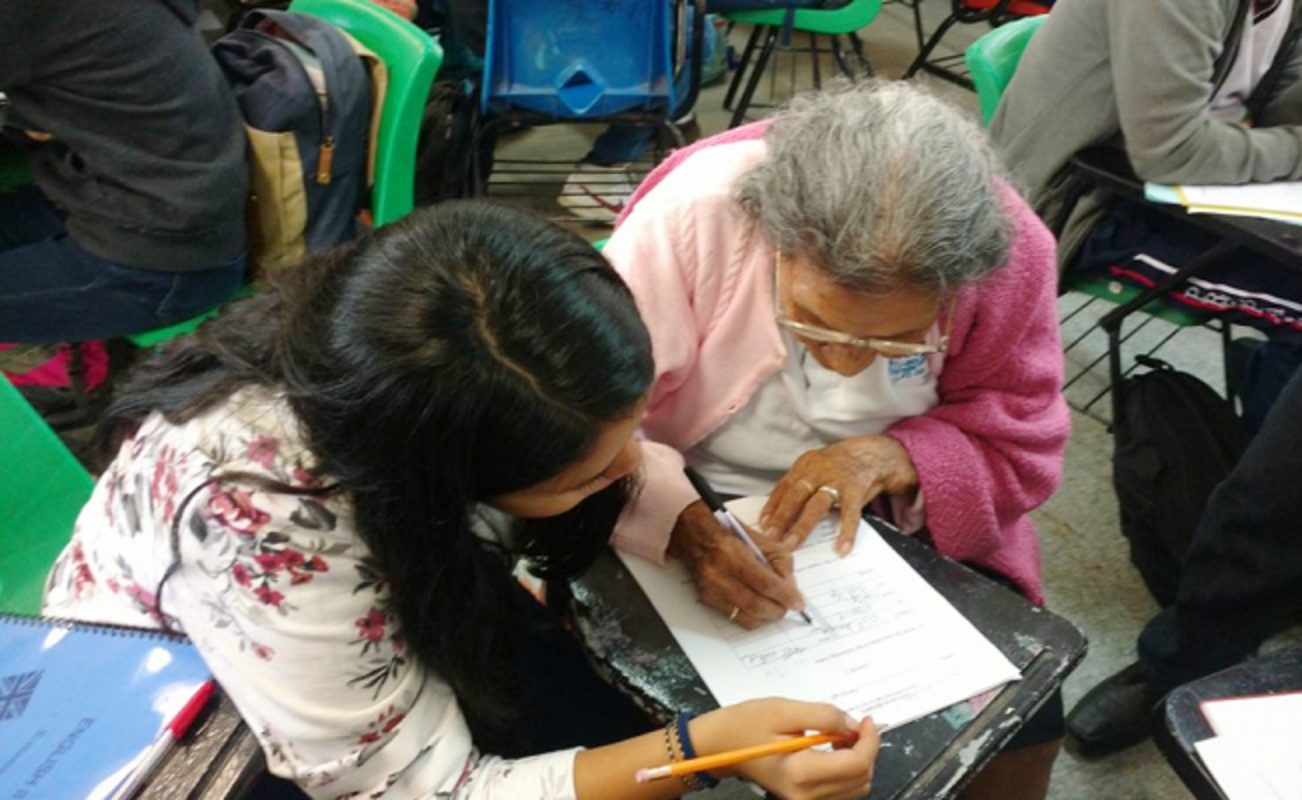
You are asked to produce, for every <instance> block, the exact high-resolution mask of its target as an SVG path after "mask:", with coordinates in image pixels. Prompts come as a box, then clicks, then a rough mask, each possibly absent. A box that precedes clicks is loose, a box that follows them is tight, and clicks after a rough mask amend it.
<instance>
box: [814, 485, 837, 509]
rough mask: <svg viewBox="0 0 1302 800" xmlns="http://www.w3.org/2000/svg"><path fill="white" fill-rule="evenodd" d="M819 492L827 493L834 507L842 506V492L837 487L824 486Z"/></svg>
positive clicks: (819, 488)
mask: <svg viewBox="0 0 1302 800" xmlns="http://www.w3.org/2000/svg"><path fill="white" fill-rule="evenodd" d="M818 491H820V492H826V493H827V494H828V495H829V496H831V498H832V506H833V507H836V506H839V505H841V491H840V490H839V489H837V488H836V487H835V486H828V485H827V484H824V485H822V486H820V487H818Z"/></svg>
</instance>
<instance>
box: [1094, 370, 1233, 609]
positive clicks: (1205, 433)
mask: <svg viewBox="0 0 1302 800" xmlns="http://www.w3.org/2000/svg"><path fill="white" fill-rule="evenodd" d="M1137 360H1138V361H1139V362H1140V363H1141V364H1143V365H1144V366H1146V367H1149V368H1150V369H1149V371H1148V372H1145V373H1142V374H1140V375H1136V376H1134V377H1130V378H1127V379H1126V380H1125V381H1124V382H1123V383H1122V387H1121V391H1122V395H1121V419H1119V420H1118V421H1117V424H1116V426H1115V437H1116V438H1115V450H1114V451H1113V457H1112V481H1113V485H1114V486H1115V487H1116V492H1117V500H1118V501H1119V503H1120V505H1121V530H1122V533H1124V534H1125V536H1126V538H1127V539H1129V540H1130V560H1131V561H1132V562H1133V563H1134V565H1135V567H1136V568H1138V570H1139V573H1140V575H1141V576H1142V577H1143V579H1144V583H1145V584H1147V585H1148V590H1149V591H1150V592H1151V593H1152V594H1153V597H1154V598H1155V599H1156V600H1157V601H1158V602H1159V603H1161V604H1162V606H1163V607H1166V606H1168V605H1170V604H1171V603H1173V602H1174V601H1175V596H1176V591H1177V587H1178V586H1179V581H1180V571H1181V568H1182V565H1183V563H1184V555H1185V552H1186V551H1187V550H1188V548H1189V542H1190V540H1191V539H1192V538H1193V534H1194V531H1195V530H1196V529H1197V527H1198V521H1199V519H1200V518H1201V517H1202V513H1203V509H1204V508H1205V507H1206V505H1207V499H1208V498H1209V497H1210V496H1211V493H1212V490H1213V489H1214V488H1216V485H1217V484H1218V483H1220V482H1221V481H1222V480H1224V479H1225V477H1226V475H1228V474H1229V472H1230V470H1231V469H1232V468H1233V467H1234V465H1235V464H1236V463H1237V462H1238V460H1239V457H1240V456H1241V455H1242V454H1243V451H1244V450H1245V449H1246V448H1247V446H1248V441H1249V439H1250V438H1251V434H1250V433H1249V432H1248V429H1247V426H1246V425H1245V424H1244V422H1243V420H1241V419H1240V418H1239V417H1238V415H1237V414H1235V413H1234V407H1233V406H1232V405H1231V404H1230V402H1229V401H1228V400H1226V399H1225V398H1223V397H1221V396H1220V395H1218V394H1216V392H1215V391H1214V390H1213V389H1212V388H1211V387H1210V386H1208V385H1207V384H1205V383H1203V382H1202V381H1200V380H1198V379H1197V378H1195V377H1194V376H1192V375H1189V374H1188V373H1185V372H1181V371H1179V370H1177V369H1174V368H1173V367H1172V366H1171V365H1170V364H1167V363H1166V362H1164V361H1161V360H1160V359H1156V358H1151V357H1149V356H1139V357H1138V358H1137Z"/></svg>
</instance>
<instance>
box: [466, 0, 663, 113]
mask: <svg viewBox="0 0 1302 800" xmlns="http://www.w3.org/2000/svg"><path fill="white" fill-rule="evenodd" d="M672 12H673V9H672V6H671V3H670V2H669V0H491V2H490V3H489V15H488V44H487V57H486V58H485V61H484V89H483V99H482V105H483V110H484V112H485V113H486V114H488V113H504V112H508V111H512V110H520V109H524V110H528V111H534V112H537V113H541V114H546V115H549V116H553V117H556V118H559V119H599V118H602V117H606V116H610V115H612V114H618V113H621V112H628V111H658V110H663V109H670V108H673V107H674V86H673V80H672V76H671V70H672V68H673V67H672V63H673V62H672V61H671V57H670V49H671V44H672V39H673V19H672Z"/></svg>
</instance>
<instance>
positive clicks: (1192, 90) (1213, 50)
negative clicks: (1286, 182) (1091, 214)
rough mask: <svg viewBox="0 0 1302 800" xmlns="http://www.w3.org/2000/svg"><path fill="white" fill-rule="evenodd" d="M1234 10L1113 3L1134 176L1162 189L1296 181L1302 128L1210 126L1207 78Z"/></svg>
mask: <svg viewBox="0 0 1302 800" xmlns="http://www.w3.org/2000/svg"><path fill="white" fill-rule="evenodd" d="M1237 3H1238V0H1145V1H1144V2H1134V0H1111V3H1110V7H1109V26H1110V30H1109V38H1110V49H1111V53H1110V55H1111V60H1112V69H1113V81H1114V84H1115V87H1116V95H1117V111H1118V114H1119V117H1120V120H1121V130H1122V133H1123V134H1124V136H1125V141H1126V152H1127V153H1128V154H1129V156H1130V161H1131V164H1133V165H1134V168H1135V172H1136V173H1138V174H1139V176H1140V177H1141V178H1143V179H1145V180H1149V181H1156V182H1159V183H1247V182H1253V181H1273V180H1281V179H1293V180H1296V179H1299V178H1302V127H1299V126H1298V125H1281V126H1277V127H1269V128H1268V127H1255V128H1252V127H1247V126H1245V125H1240V124H1236V123H1233V122H1225V121H1221V120H1217V119H1214V118H1213V117H1212V116H1211V114H1210V112H1209V109H1210V104H1211V99H1212V94H1213V87H1212V77H1213V75H1212V73H1213V70H1214V67H1215V63H1216V58H1217V56H1218V55H1220V52H1221V49H1222V46H1223V40H1224V37H1225V36H1226V33H1227V31H1228V30H1229V28H1230V24H1231V21H1232V18H1233V15H1234V11H1235V8H1236V7H1237Z"/></svg>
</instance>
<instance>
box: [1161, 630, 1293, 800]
mask: <svg viewBox="0 0 1302 800" xmlns="http://www.w3.org/2000/svg"><path fill="white" fill-rule="evenodd" d="M1299 691H1302V648H1296V649H1292V650H1289V651H1286V652H1282V653H1277V654H1274V655H1270V656H1266V657H1264V658H1259V659H1256V660H1254V661H1249V662H1247V663H1244V664H1239V665H1238V666H1235V667H1231V668H1230V669H1227V670H1225V671H1223V672H1218V673H1216V674H1215V675H1209V676H1207V677H1206V678H1202V679H1200V680H1196V681H1194V682H1193V683H1188V684H1185V685H1184V686H1181V687H1179V688H1177V689H1175V690H1174V691H1172V692H1171V693H1170V694H1168V695H1167V696H1166V699H1165V700H1163V701H1162V703H1161V704H1159V705H1158V707H1157V709H1156V710H1155V712H1154V715H1153V738H1154V739H1155V740H1156V742H1157V746H1158V749H1160V750H1161V751H1162V755H1164V756H1166V760H1167V761H1168V762H1169V763H1170V764H1171V768H1172V769H1174V770H1175V772H1176V774H1177V775H1179V776H1180V779H1181V780H1182V781H1184V783H1185V786H1188V787H1189V791H1191V792H1193V794H1194V796H1195V797H1197V798H1199V800H1225V795H1223V794H1222V793H1221V791H1220V789H1218V788H1217V786H1216V781H1214V780H1213V779H1212V776H1211V774H1210V773H1208V772H1207V769H1206V767H1204V766H1203V762H1202V760H1201V759H1200V758H1198V754H1197V752H1196V751H1195V750H1194V743H1195V742H1201V741H1202V740H1203V739H1207V738H1210V737H1211V736H1213V735H1214V734H1213V733H1212V729H1211V726H1210V725H1208V724H1207V719H1206V718H1205V717H1204V716H1203V714H1202V711H1201V710H1200V709H1199V707H1198V704H1199V703H1201V702H1202V701H1204V700H1215V699H1217V698H1222V697H1254V696H1260V695H1267V694H1282V693H1284V692H1299Z"/></svg>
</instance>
